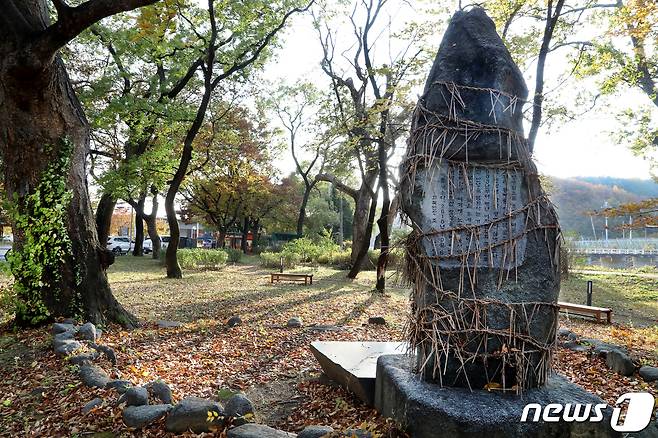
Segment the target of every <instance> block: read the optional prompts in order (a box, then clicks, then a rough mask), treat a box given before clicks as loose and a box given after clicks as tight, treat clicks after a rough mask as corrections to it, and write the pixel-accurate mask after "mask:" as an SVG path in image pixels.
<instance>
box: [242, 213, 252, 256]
mask: <svg viewBox="0 0 658 438" xmlns="http://www.w3.org/2000/svg"><path fill="white" fill-rule="evenodd" d="M249 222H250V221H249V218H247V217H246V218H244V222H243V223H242V241H241V242H240V249H241V250H242V252H243V253H244V254H246V253H247V236H249Z"/></svg>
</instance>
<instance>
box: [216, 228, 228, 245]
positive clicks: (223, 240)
mask: <svg viewBox="0 0 658 438" xmlns="http://www.w3.org/2000/svg"><path fill="white" fill-rule="evenodd" d="M217 248H226V230H225V229H220V230H219V238H218V239H217Z"/></svg>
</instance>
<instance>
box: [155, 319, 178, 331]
mask: <svg viewBox="0 0 658 438" xmlns="http://www.w3.org/2000/svg"><path fill="white" fill-rule="evenodd" d="M157 324H158V327H159V328H165V329H166V328H176V327H181V326H182V325H183V323H182V322H178V321H164V320H160V321H158V322H157Z"/></svg>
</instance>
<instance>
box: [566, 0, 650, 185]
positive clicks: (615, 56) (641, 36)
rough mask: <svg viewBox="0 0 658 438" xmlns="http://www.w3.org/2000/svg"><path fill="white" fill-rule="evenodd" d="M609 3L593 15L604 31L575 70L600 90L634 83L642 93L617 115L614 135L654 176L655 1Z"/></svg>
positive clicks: (604, 91)
mask: <svg viewBox="0 0 658 438" xmlns="http://www.w3.org/2000/svg"><path fill="white" fill-rule="evenodd" d="M601 3H603V2H601ZM607 6H608V7H607V8H605V9H604V11H605V12H604V13H601V14H600V15H599V16H598V17H597V19H598V20H599V23H600V22H601V20H603V23H604V24H607V26H608V27H607V29H606V33H605V34H604V35H602V36H601V37H600V38H597V39H594V40H592V44H591V46H590V47H589V48H588V50H587V52H586V57H585V59H584V62H583V63H582V64H581V65H580V66H579V69H578V73H579V74H580V75H581V76H583V77H593V78H595V79H596V80H597V85H598V87H599V90H600V92H601V93H602V94H603V95H606V96H609V95H612V94H614V93H617V92H619V91H623V90H628V89H635V90H638V91H640V92H641V93H642V94H643V95H644V96H646V101H645V102H644V103H643V104H642V105H634V106H633V107H632V108H628V109H626V110H624V111H622V112H621V114H619V115H618V117H619V119H620V122H621V123H622V128H621V130H620V131H619V132H618V133H616V135H615V136H614V137H615V139H616V140H617V141H619V142H620V143H622V144H625V145H627V146H628V147H630V149H631V151H632V152H633V153H635V154H636V155H638V156H640V157H643V158H644V159H646V160H649V161H650V162H651V165H652V169H653V171H654V176H655V177H657V178H658V174H656V173H655V171H656V168H657V167H658V4H656V2H655V1H651V0H615V1H612V2H609V4H608V5H607ZM599 25H600V24H599Z"/></svg>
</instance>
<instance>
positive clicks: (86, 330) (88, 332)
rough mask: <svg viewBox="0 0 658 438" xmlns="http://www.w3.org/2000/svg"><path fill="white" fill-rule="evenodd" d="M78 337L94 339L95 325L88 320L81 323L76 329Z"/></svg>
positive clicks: (88, 339)
mask: <svg viewBox="0 0 658 438" xmlns="http://www.w3.org/2000/svg"><path fill="white" fill-rule="evenodd" d="M78 337H79V338H80V339H83V340H85V341H90V342H94V341H96V326H95V325H94V324H92V323H90V322H87V323H85V324H83V325H82V326H81V327H80V328H79V329H78Z"/></svg>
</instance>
